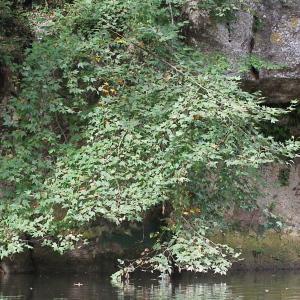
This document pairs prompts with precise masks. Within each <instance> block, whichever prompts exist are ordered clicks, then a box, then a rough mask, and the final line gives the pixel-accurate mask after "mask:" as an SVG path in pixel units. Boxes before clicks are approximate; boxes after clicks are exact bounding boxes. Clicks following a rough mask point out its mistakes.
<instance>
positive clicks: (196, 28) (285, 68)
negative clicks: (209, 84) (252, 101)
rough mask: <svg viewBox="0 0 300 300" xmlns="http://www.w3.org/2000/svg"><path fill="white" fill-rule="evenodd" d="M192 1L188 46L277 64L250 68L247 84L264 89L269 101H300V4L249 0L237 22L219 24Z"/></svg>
mask: <svg viewBox="0 0 300 300" xmlns="http://www.w3.org/2000/svg"><path fill="white" fill-rule="evenodd" d="M197 2H198V1H195V0H192V1H190V2H189V5H187V7H186V9H185V12H186V14H187V15H188V18H189V20H190V26H189V28H188V35H189V39H190V42H191V43H193V44H194V45H197V46H198V47H199V48H201V49H202V50H204V51H207V52H213V51H221V52H223V53H226V54H227V55H228V56H229V57H230V58H231V60H232V62H233V63H235V64H237V63H238V61H241V60H243V59H245V58H246V57H247V56H249V55H255V56H257V57H259V58H261V59H264V60H266V61H268V62H271V63H273V64H276V65H277V66H278V69H276V70H264V69H257V67H253V68H251V70H249V73H248V74H245V76H244V82H243V86H244V87H245V88H246V89H249V90H250V91H253V90H258V89H259V90H262V92H263V95H264V96H265V97H266V98H267V100H268V101H269V102H272V103H284V102H289V101H290V100H292V99H295V98H297V97H300V85H299V84H300V5H299V1H296V0H287V1H282V0H261V1H257V2H256V1H248V4H247V5H246V7H247V8H246V9H245V10H244V11H242V10H241V11H239V12H237V13H236V18H234V19H232V20H230V21H229V22H223V23H220V22H218V21H217V20H214V19H212V18H211V17H210V16H209V15H208V13H207V12H204V11H202V10H200V9H199V8H197Z"/></svg>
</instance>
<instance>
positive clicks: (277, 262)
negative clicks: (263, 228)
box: [213, 230, 300, 269]
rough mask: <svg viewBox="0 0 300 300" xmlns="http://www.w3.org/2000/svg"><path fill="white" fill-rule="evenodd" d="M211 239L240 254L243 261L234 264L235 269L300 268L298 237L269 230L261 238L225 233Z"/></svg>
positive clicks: (237, 233) (299, 241)
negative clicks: (230, 247) (226, 245)
mask: <svg viewBox="0 0 300 300" xmlns="http://www.w3.org/2000/svg"><path fill="white" fill-rule="evenodd" d="M213 239H214V240H215V241H216V242H220V243H225V244H228V245H230V246H232V247H233V248H235V249H237V250H238V251H241V252H242V255H241V258H242V259H243V260H242V261H239V262H237V263H235V265H234V268H236V269H294V268H300V237H297V236H292V235H289V234H283V233H278V232H275V231H272V230H270V231H268V232H266V233H265V234H264V235H262V236H260V235H257V234H256V233H252V234H245V233H240V232H227V233H225V234H216V235H214V237H213Z"/></svg>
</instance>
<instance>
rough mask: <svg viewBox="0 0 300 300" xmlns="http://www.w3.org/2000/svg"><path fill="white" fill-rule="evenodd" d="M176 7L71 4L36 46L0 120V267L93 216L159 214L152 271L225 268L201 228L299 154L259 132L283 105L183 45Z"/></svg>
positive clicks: (59, 242)
mask: <svg viewBox="0 0 300 300" xmlns="http://www.w3.org/2000/svg"><path fill="white" fill-rule="evenodd" d="M180 4H181V1H175V0H174V1H168V3H166V2H165V1H162V0H149V1H142V0H138V1H134V2H133V1H126V2H124V1H116V0H104V1H92V0H91V1H86V0H77V1H75V3H74V4H72V5H68V6H66V7H65V9H64V10H60V11H59V12H58V13H57V15H56V16H55V17H54V18H53V20H52V25H51V26H48V29H47V30H45V31H44V32H43V33H42V35H41V38H40V40H38V41H36V42H34V43H33V45H32V48H31V49H30V50H29V51H28V55H27V59H26V61H25V63H24V65H23V74H22V75H23V80H22V89H21V92H20V94H19V95H18V97H15V98H12V99H11V100H10V102H9V105H8V106H7V109H6V111H5V113H4V119H3V128H4V130H3V133H2V136H1V139H2V140H1V146H0V155H1V158H0V184H1V187H3V188H2V192H1V194H0V197H1V204H0V213H1V219H0V256H1V258H3V257H5V256H9V255H12V254H14V253H17V252H21V251H23V249H24V248H28V247H30V245H29V244H28V238H25V237H30V238H33V239H36V240H39V241H42V244H43V245H46V246H51V247H52V248H53V249H54V250H56V251H59V252H63V251H66V250H67V249H72V248H73V247H74V246H75V245H76V242H77V241H78V240H80V239H81V237H82V234H83V232H84V231H85V230H86V228H87V227H88V226H89V224H91V222H93V221H95V220H96V219H97V218H104V219H106V220H109V221H111V222H114V223H115V224H121V223H122V222H125V221H129V222H138V221H142V220H143V218H144V217H145V214H146V213H147V212H148V211H149V210H150V209H151V208H153V207H156V206H162V207H165V206H168V207H170V209H169V210H170V211H171V212H170V213H168V214H169V215H168V219H169V220H168V221H166V222H167V226H166V227H167V228H169V231H168V234H166V235H163V237H162V238H160V239H159V241H158V242H157V244H156V246H154V247H153V249H152V251H151V255H150V256H149V255H148V254H147V256H146V257H147V260H146V263H145V265H147V268H148V269H151V270H158V271H160V272H162V273H165V272H167V273H170V271H171V269H173V268H174V265H175V267H176V268H177V269H185V270H193V271H201V272H203V271H207V270H209V269H212V270H213V271H215V272H217V273H224V272H225V271H226V270H227V268H228V267H230V265H231V262H230V261H231V258H234V257H235V254H234V253H233V250H232V249H230V248H228V247H227V246H224V245H223V246H222V245H215V244H213V243H211V242H210V241H209V240H208V239H207V238H206V237H205V233H206V229H207V228H206V227H207V224H212V223H209V222H211V221H212V220H215V218H217V217H222V215H223V212H224V210H225V209H226V207H228V206H230V205H232V204H233V203H236V204H240V205H246V204H247V203H251V202H252V201H253V200H254V199H255V195H256V185H255V177H254V176H253V175H252V174H253V173H256V170H257V169H258V168H259V167H260V166H261V165H263V164H266V163H270V162H273V161H277V160H282V159H284V158H289V159H292V158H293V157H294V154H295V152H296V151H298V149H299V144H298V142H295V141H294V140H291V141H286V142H285V143H280V142H276V141H275V140H274V139H273V138H272V137H266V136H264V135H263V134H262V133H261V132H260V123H261V122H263V121H270V122H272V123H275V122H277V120H278V118H279V117H280V116H281V115H282V114H285V113H287V112H288V111H289V110H292V108H289V109H288V110H283V109H277V108H268V107H264V106H262V105H261V99H257V96H255V95H251V94H249V93H247V92H244V91H242V90H241V89H240V88H239V81H238V79H237V78H226V77H224V76H222V75H220V74H218V72H216V70H217V69H218V68H205V65H204V63H205V62H206V61H207V60H206V59H204V58H203V57H202V58H201V54H200V53H198V52H197V51H196V50H193V49H190V48H188V47H186V46H185V45H184V44H182V42H181V41H180V35H179V31H180V28H181V26H182V23H176V20H177V19H178V15H179V9H180ZM195 58H199V59H195ZM199 70H205V71H202V72H201V71H199ZM190 226H192V227H193V231H191V227H190ZM133 266H134V267H135V266H136V267H139V266H140V264H136V263H135V264H134V265H133ZM126 268H128V266H127V265H126V264H125V269H124V270H123V271H121V273H118V274H119V275H120V274H121V275H122V274H123V275H124V274H128V273H130V272H131V271H133V270H134V269H135V268H133V269H132V268H129V270H128V269H126ZM128 271H129V272H128Z"/></svg>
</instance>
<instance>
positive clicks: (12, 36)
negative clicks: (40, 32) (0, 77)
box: [0, 0, 31, 65]
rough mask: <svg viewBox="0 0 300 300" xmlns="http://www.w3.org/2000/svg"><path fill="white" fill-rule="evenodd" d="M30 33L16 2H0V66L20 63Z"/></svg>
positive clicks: (0, 0) (5, 0)
mask: <svg viewBox="0 0 300 300" xmlns="http://www.w3.org/2000/svg"><path fill="white" fill-rule="evenodd" d="M30 38H31V32H30V30H29V28H28V22H27V19H26V17H25V16H24V14H22V12H21V10H19V9H18V6H17V1H7V0H0V65H4V64H12V63H14V62H16V63H20V62H21V61H22V58H23V50H24V48H25V47H26V46H27V45H28V40H29V39H30Z"/></svg>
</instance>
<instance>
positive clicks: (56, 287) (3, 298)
mask: <svg viewBox="0 0 300 300" xmlns="http://www.w3.org/2000/svg"><path fill="white" fill-rule="evenodd" d="M17 299H18V300H24V299H26V300H48V299H49V300H50V299H51V300H52V299H55V300H67V299H68V300H77V299H80V300H85V299H86V300H93V299H101V300H113V299H116V300H130V299H137V300H148V299H149V300H150V299H159V300H165V299H177V300H181V299H184V300H194V299H195V300H196V299H197V300H202V299H203V300H204V299H205V300H241V299H243V300H296V299H297V300H299V299H300V274H297V273H295V272H279V273H274V274H272V273H261V272H259V273H238V274H234V275H231V276H227V277H210V278H207V277H197V276H192V275H183V276H182V277H180V278H178V279H175V280H171V281H170V280H155V279H154V278H150V277H138V278H135V279H134V280H133V281H132V282H131V284H129V285H127V286H125V287H124V288H116V287H113V286H112V285H111V284H110V280H109V277H108V276H95V275H84V274H83V275H72V276H71V275H51V276H45V275H37V276H32V275H12V276H3V277H1V278H0V300H17Z"/></svg>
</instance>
